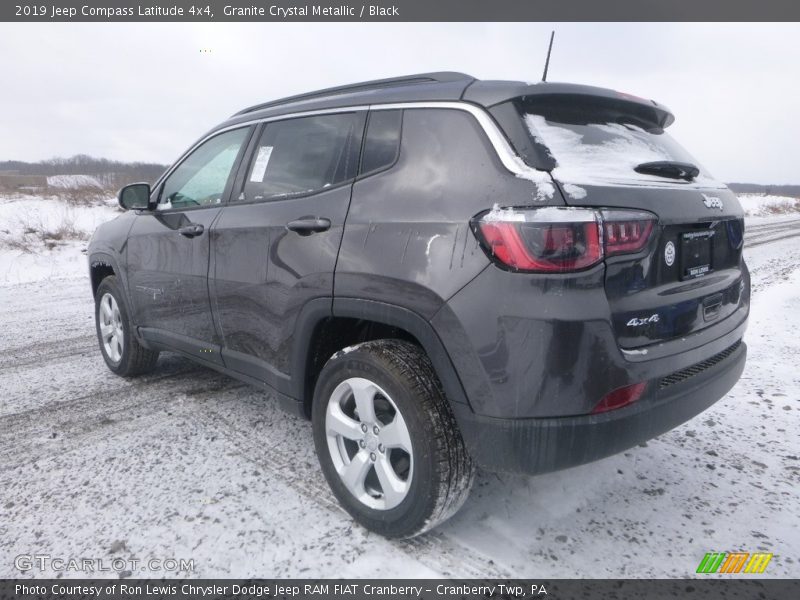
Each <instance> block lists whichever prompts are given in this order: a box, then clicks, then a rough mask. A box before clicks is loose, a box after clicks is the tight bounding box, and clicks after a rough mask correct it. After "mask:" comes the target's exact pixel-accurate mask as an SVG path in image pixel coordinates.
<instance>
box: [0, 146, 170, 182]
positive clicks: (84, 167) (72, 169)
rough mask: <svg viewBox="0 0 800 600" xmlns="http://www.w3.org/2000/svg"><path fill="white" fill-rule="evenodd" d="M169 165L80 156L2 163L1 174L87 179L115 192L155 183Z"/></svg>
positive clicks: (0, 164) (0, 162) (0, 163)
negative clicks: (81, 177)
mask: <svg viewBox="0 0 800 600" xmlns="http://www.w3.org/2000/svg"><path fill="white" fill-rule="evenodd" d="M166 169H167V166H166V165H160V164H157V163H145V162H121V161H116V160H109V159H107V158H95V157H93V156H87V155H86V154H77V155H75V156H72V157H69V158H60V157H56V158H49V159H47V160H42V161H39V162H24V161H19V160H7V161H0V172H2V171H17V172H19V174H20V175H45V176H53V175H88V176H90V177H93V178H94V179H96V180H97V181H98V182H99V183H100V185H102V186H103V188H105V189H109V190H116V189H118V188H120V187H122V186H123V185H127V184H129V183H133V182H136V181H147V182H149V183H153V182H155V180H156V179H158V177H159V176H160V175H161V174H162V173H163V172H164V171H166Z"/></svg>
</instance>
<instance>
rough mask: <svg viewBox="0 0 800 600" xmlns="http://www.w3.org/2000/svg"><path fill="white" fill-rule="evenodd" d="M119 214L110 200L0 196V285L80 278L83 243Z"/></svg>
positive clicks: (113, 200) (83, 272)
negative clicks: (86, 201) (73, 201)
mask: <svg viewBox="0 0 800 600" xmlns="http://www.w3.org/2000/svg"><path fill="white" fill-rule="evenodd" d="M61 177H67V176H66V175H64V176H61ZM119 214H120V209H119V207H118V205H117V201H116V200H115V199H108V200H107V201H105V202H100V203H97V204H93V205H83V204H70V203H67V202H64V201H63V200H61V199H59V198H58V197H57V196H48V197H39V196H27V195H18V196H12V197H7V196H5V197H4V196H0V286H2V285H10V284H17V283H23V282H26V281H40V280H42V279H73V278H75V277H79V276H82V275H85V274H86V269H87V266H86V257H85V256H84V255H83V254H82V253H81V250H82V249H83V248H85V247H86V241H87V240H88V239H89V237H90V236H91V234H92V232H93V231H94V230H95V229H96V228H97V226H98V225H99V224H100V223H103V222H104V221H108V220H109V219H113V218H114V217H115V216H117V215H119Z"/></svg>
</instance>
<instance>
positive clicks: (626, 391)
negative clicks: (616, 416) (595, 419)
mask: <svg viewBox="0 0 800 600" xmlns="http://www.w3.org/2000/svg"><path fill="white" fill-rule="evenodd" d="M646 387H647V383H646V382H645V383H634V384H633V385H626V386H625V387H621V388H618V389H616V390H614V391H613V392H609V393H608V394H606V395H605V396H603V399H602V400H600V402H598V403H597V406H595V407H594V410H592V414H593V415H596V414H598V413H604V412H608V411H609V410H616V409H618V408H622V407H623V406H628V405H629V404H633V403H634V402H636V401H637V400H638V399H639V398H641V397H642V394H644V390H645V388H646Z"/></svg>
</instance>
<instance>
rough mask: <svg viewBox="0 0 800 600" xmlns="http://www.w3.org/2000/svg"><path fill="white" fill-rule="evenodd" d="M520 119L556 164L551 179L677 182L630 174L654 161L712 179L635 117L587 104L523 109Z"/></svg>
mask: <svg viewBox="0 0 800 600" xmlns="http://www.w3.org/2000/svg"><path fill="white" fill-rule="evenodd" d="M523 118H524V119H525V125H526V126H527V128H528V130H529V131H530V133H531V135H532V137H533V138H534V141H535V142H536V143H537V144H539V145H541V146H544V147H545V148H546V149H547V151H548V152H549V153H550V155H551V156H552V157H553V158H554V159H555V161H556V163H557V167H556V169H557V172H556V173H554V174H555V175H556V176H559V177H560V178H562V179H565V180H575V181H577V180H580V181H583V182H587V183H589V182H590V180H591V179H612V180H617V179H624V180H630V179H641V180H645V181H660V182H664V181H667V182H669V181H675V180H674V179H669V178H664V177H659V176H655V175H650V174H642V173H637V172H636V171H635V170H634V169H635V168H636V167H637V166H638V165H640V164H642V163H648V162H657V161H673V162H681V163H690V164H692V165H694V166H696V167H698V168H699V169H700V175H699V176H698V177H697V178H696V181H698V180H701V179H710V178H711V176H710V175H709V174H708V172H707V171H706V170H705V169H704V168H703V167H702V165H700V164H699V163H698V162H697V160H696V159H695V158H694V157H693V156H691V155H690V154H689V153H688V152H687V151H686V150H684V149H683V147H681V145H680V144H678V142H676V141H675V140H674V139H673V138H672V137H671V136H670V135H669V134H668V133H667V132H666V131H664V130H663V129H662V128H661V127H660V126H659V125H657V124H656V123H653V122H648V121H647V120H645V119H643V118H641V117H640V116H639V115H634V114H626V113H625V112H624V111H621V110H619V109H615V110H610V109H606V108H603V107H591V106H587V105H585V104H584V105H579V106H571V107H561V106H552V105H551V106H530V105H529V106H524V107H523Z"/></svg>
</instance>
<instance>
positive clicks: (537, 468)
mask: <svg viewBox="0 0 800 600" xmlns="http://www.w3.org/2000/svg"><path fill="white" fill-rule="evenodd" d="M746 357H747V346H746V345H745V344H744V343H741V344H740V345H739V346H738V347H737V348H736V349H735V350H734V351H733V352H732V353H731V354H730V355H728V356H727V357H726V358H725V360H723V361H721V362H719V363H717V364H716V365H713V366H710V367H708V368H706V369H704V370H703V371H702V372H701V373H698V374H696V375H694V376H693V377H691V379H690V380H689V381H684V382H683V383H679V384H676V385H673V386H669V387H668V388H666V389H661V390H660V393H659V394H658V397H657V398H656V399H654V400H652V401H646V402H640V403H635V404H633V405H631V406H628V407H625V408H621V409H619V410H615V411H610V412H607V413H602V414H597V415H582V416H575V417H559V418H546V419H497V418H492V417H482V416H479V415H476V414H475V413H473V412H472V411H471V410H470V409H469V407H467V406H462V405H458V404H456V403H453V404H452V406H453V409H454V411H455V413H456V419H457V420H458V423H459V426H460V428H461V432H462V434H463V436H464V441H465V442H466V444H467V447H468V448H469V451H470V453H471V454H472V457H473V458H474V459H475V461H476V462H477V463H478V465H480V466H481V467H482V468H484V469H487V470H490V471H508V472H517V473H528V474H536V473H546V472H549V471H557V470H559V469H565V468H567V467H572V466H576V465H580V464H583V463H587V462H591V461H594V460H598V459H601V458H604V457H606V456H610V455H612V454H616V453H618V452H622V451H623V450H626V449H628V448H631V447H632V446H635V445H636V444H640V443H641V442H644V441H646V440H649V439H651V438H654V437H656V436H657V435H660V434H662V433H664V432H666V431H669V430H670V429H673V428H675V427H677V426H678V425H680V424H681V423H684V422H686V421H688V420H689V419H691V418H692V417H694V416H696V415H697V414H699V413H701V412H703V411H704V410H706V409H707V408H708V407H710V406H711V405H712V404H714V403H715V402H716V401H717V400H719V399H720V398H722V397H723V396H724V395H725V394H726V393H727V392H728V391H729V390H730V389H731V388H732V387H733V386H734V385H735V384H736V382H737V381H738V380H739V377H740V376H741V374H742V371H743V370H744V365H745V360H746Z"/></svg>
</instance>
